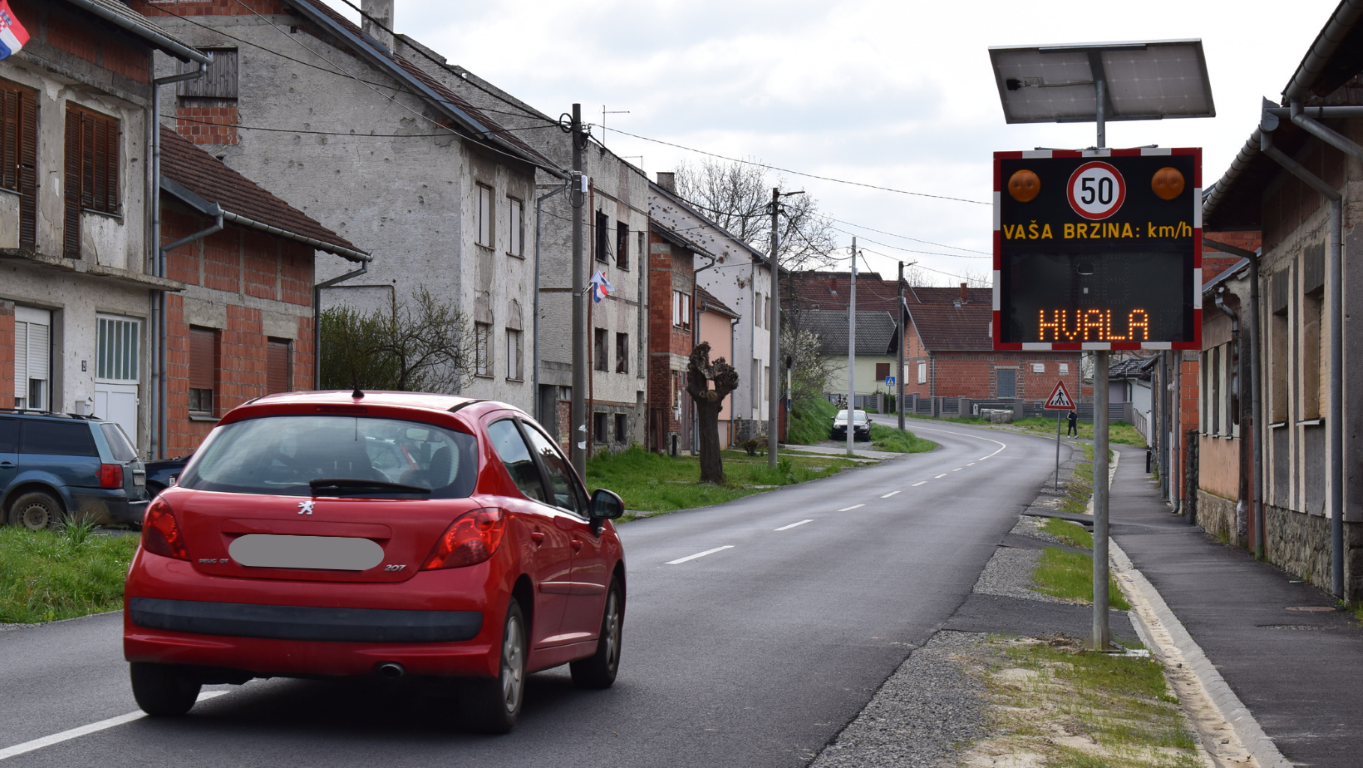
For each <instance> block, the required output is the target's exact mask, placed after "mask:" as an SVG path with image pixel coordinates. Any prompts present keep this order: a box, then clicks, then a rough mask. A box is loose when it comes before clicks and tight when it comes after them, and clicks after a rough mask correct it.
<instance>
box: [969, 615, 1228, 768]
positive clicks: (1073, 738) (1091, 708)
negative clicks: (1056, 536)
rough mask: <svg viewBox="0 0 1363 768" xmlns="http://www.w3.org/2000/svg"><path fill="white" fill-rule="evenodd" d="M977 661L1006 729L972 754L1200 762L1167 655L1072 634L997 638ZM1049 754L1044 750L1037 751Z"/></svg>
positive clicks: (1065, 766) (1163, 764)
mask: <svg viewBox="0 0 1363 768" xmlns="http://www.w3.org/2000/svg"><path fill="white" fill-rule="evenodd" d="M982 656H983V658H980V659H978V660H977V661H976V663H975V664H974V665H972V667H970V668H969V669H970V671H971V672H972V673H973V674H974V675H975V676H976V677H978V678H979V679H981V681H982V682H983V683H984V685H985V688H986V690H987V691H988V693H987V696H988V698H989V701H990V705H991V706H990V707H989V715H990V719H991V721H993V725H994V726H995V731H996V734H997V735H995V736H992V737H990V738H987V739H985V740H983V741H981V742H978V743H976V744H975V745H974V746H973V747H972V748H971V750H970V754H968V755H966V756H965V757H966V758H967V759H966V760H965V761H964V762H965V764H969V765H988V764H991V758H1002V757H1010V758H1013V757H1023V756H1026V757H1030V758H1034V759H1032V760H1030V761H1024V760H1019V761H1018V764H1027V765H1033V764H1044V765H1047V766H1051V767H1052V768H1197V767H1199V766H1201V765H1202V762H1201V760H1200V759H1199V757H1198V753H1197V742H1196V740H1195V739H1194V737H1193V735H1192V733H1191V729H1190V728H1189V726H1188V722H1187V720H1186V718H1185V717H1184V715H1183V713H1182V711H1181V710H1180V709H1179V706H1178V699H1177V698H1175V697H1174V696H1173V695H1172V694H1171V693H1170V690H1169V686H1168V684H1167V682H1166V681H1165V678H1164V671H1163V669H1162V667H1161V666H1160V664H1159V663H1158V662H1156V661H1153V660H1151V659H1149V658H1140V657H1135V656H1117V655H1111V654H1102V653H1088V652H1085V651H1084V650H1083V649H1082V648H1081V647H1080V644H1079V642H1078V641H1076V640H1073V639H1071V638H1065V637H1055V638H1046V639H1036V638H991V639H990V640H989V642H988V643H987V645H986V646H985V648H984V649H983V650H982ZM1035 758H1040V759H1035Z"/></svg>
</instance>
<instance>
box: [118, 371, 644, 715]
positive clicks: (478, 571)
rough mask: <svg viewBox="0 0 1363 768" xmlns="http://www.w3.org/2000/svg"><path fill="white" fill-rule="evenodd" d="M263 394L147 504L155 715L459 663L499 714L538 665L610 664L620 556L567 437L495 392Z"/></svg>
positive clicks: (466, 697) (144, 620) (612, 503)
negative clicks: (304, 683)
mask: <svg viewBox="0 0 1363 768" xmlns="http://www.w3.org/2000/svg"><path fill="white" fill-rule="evenodd" d="M361 394H362V393H358V392H357V393H353V394H347V393H338V392H311V393H293V394H286V395H272V396H269V397H264V398H261V399H259V400H255V401H252V402H251V403H248V404H246V405H243V406H241V407H239V408H236V409H234V410H233V411H231V412H230V413H228V414H227V416H225V417H224V418H223V420H222V421H221V423H219V425H218V426H217V427H216V428H215V429H214V430H213V431H212V433H210V434H209V435H208V437H207V439H206V440H205V441H204V443H203V445H202V446H201V447H200V448H199V450H198V451H196V452H195V454H194V458H193V459H192V460H191V461H190V463H189V464H188V465H187V466H186V467H185V468H184V471H183V473H182V474H181V476H180V480H179V483H178V484H177V485H175V486H172V487H170V488H167V489H166V490H165V491H164V492H163V493H162V494H161V495H160V496H159V497H157V499H156V500H155V501H153V502H152V504H151V506H150V507H149V508H148V510H147V514H146V519H145V521H144V523H143V529H142V545H141V547H140V548H139V549H138V551H137V555H136V556H135V557H134V559H133V563H132V567H131V569H130V570H129V573H128V581H127V588H126V598H125V600H126V606H125V607H126V611H125V613H124V624H123V626H124V635H123V649H124V655H125V657H126V658H127V660H128V661H129V662H131V673H132V688H133V694H134V695H135V696H136V698H137V703H138V704H139V705H140V706H141V707H142V709H143V710H145V711H146V712H147V713H148V714H151V715H162V716H173V715H182V714H184V713H186V712H188V711H189V709H190V708H191V707H192V706H193V705H194V702H195V700H196V699H197V697H198V694H199V689H200V686H202V685H204V684H221V683H236V684H240V683H244V682H246V681H247V680H250V679H251V678H254V677H346V676H350V677H360V676H370V675H378V676H382V677H390V678H396V677H401V676H403V675H417V676H422V677H426V678H464V680H463V681H462V682H461V684H460V685H458V686H456V688H457V690H459V691H460V694H461V698H462V700H463V707H462V710H463V713H464V716H465V717H466V718H467V724H468V725H469V726H470V727H471V728H474V729H476V730H482V731H489V732H506V731H508V730H510V729H511V727H512V726H513V725H514V724H515V721H516V717H517V715H518V714H519V713H520V710H521V701H522V698H523V695H524V691H525V676H526V675H527V674H529V673H531V672H535V671H538V670H542V669H548V668H549V667H554V666H558V665H561V664H565V663H566V664H569V665H570V666H571V670H572V678H573V682H574V683H576V684H577V685H579V686H580V687H587V688H605V687H608V686H610V685H611V684H612V683H613V682H614V680H615V675H616V670H617V669H618V666H619V663H620V639H621V626H622V623H623V619H624V610H625V565H624V553H623V550H622V548H621V545H620V539H619V537H618V536H617V535H616V532H615V528H614V526H613V524H612V523H611V519H613V518H616V517H619V516H620V514H621V513H622V512H623V511H624V505H623V504H622V503H621V501H620V497H619V496H616V495H615V494H614V493H611V492H610V491H604V490H601V491H597V492H596V493H595V495H593V496H592V497H591V498H590V499H589V498H588V496H587V492H586V488H585V486H584V485H583V484H582V480H581V478H579V477H578V475H577V474H576V473H575V472H574V471H573V469H572V466H571V465H570V464H569V462H568V461H567V460H566V459H565V458H564V456H563V454H562V452H560V451H559V448H558V446H557V445H556V444H555V443H554V441H553V440H551V439H550V438H549V437H548V436H547V435H546V434H545V433H544V431H543V430H541V429H540V427H539V425H538V424H536V423H535V422H534V421H533V420H532V419H530V418H529V417H528V416H526V415H525V414H524V413H522V412H521V411H520V410H518V409H516V408H514V407H511V406H509V405H505V404H502V403H495V402H485V401H479V400H469V399H466V398H458V397H447V396H440V395H418V394H410V393H363V395H362V396H356V395H361Z"/></svg>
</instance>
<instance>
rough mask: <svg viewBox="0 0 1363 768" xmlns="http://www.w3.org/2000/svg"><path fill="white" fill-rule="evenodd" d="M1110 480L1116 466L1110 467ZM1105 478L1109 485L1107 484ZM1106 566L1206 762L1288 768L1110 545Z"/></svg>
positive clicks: (1161, 601) (1112, 543)
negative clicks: (1199, 740) (1161, 666)
mask: <svg viewBox="0 0 1363 768" xmlns="http://www.w3.org/2000/svg"><path fill="white" fill-rule="evenodd" d="M1112 471H1113V474H1115V472H1116V464H1115V462H1114V464H1113V470H1112ZM1110 478H1111V476H1110V475H1109V482H1111V479H1110ZM1108 547H1109V549H1108V560H1109V562H1110V563H1111V565H1112V570H1113V574H1114V576H1115V578H1116V579H1117V584H1118V586H1120V587H1121V589H1122V592H1123V593H1124V594H1125V595H1126V597H1127V600H1128V601H1129V602H1130V603H1131V606H1132V610H1131V615H1132V617H1133V618H1134V619H1135V621H1133V622H1132V623H1133V624H1135V626H1136V632H1137V634H1139V635H1140V637H1141V641H1142V642H1143V643H1145V644H1146V645H1147V646H1148V647H1150V649H1151V651H1152V652H1153V653H1154V654H1155V655H1156V656H1157V657H1158V658H1159V659H1160V661H1161V662H1163V664H1164V669H1165V673H1166V675H1167V676H1168V678H1169V682H1170V684H1171V685H1172V686H1173V687H1174V690H1175V691H1176V692H1177V693H1178V697H1179V700H1180V701H1181V702H1183V705H1184V710H1185V711H1186V712H1187V713H1188V715H1189V718H1190V719H1191V720H1192V721H1193V724H1194V726H1195V727H1196V728H1197V730H1198V735H1199V736H1201V738H1202V746H1203V748H1204V749H1205V750H1206V751H1207V753H1208V756H1209V757H1210V758H1211V759H1212V761H1213V762H1215V763H1216V764H1217V765H1221V766H1236V767H1237V768H1238V767H1239V766H1258V768H1292V763H1291V762H1289V761H1288V760H1287V758H1285V757H1283V755H1282V753H1281V752H1279V751H1278V747H1277V745H1276V744H1274V743H1273V740H1272V739H1270V738H1269V737H1268V735H1267V734H1266V733H1264V730H1263V728H1261V727H1259V723H1258V721H1256V720H1255V719H1254V714H1253V713H1251V712H1250V711H1249V709H1248V708H1247V707H1245V705H1244V704H1243V703H1242V702H1241V701H1240V697H1238V696H1236V695H1235V692H1234V691H1232V690H1231V688H1230V685H1229V684H1227V683H1226V681H1225V679H1224V678H1222V677H1221V673H1220V672H1218V671H1217V670H1216V667H1215V665H1213V664H1212V663H1211V661H1210V660H1209V659H1208V658H1207V655H1206V654H1205V653H1203V652H1202V648H1200V647H1199V646H1198V644H1197V643H1196V642H1195V641H1194V640H1193V638H1192V635H1190V634H1188V630H1187V629H1186V628H1185V627H1184V626H1183V622H1181V621H1179V620H1178V617H1177V616H1175V615H1174V612H1173V611H1172V610H1170V609H1169V606H1168V604H1166V603H1165V602H1164V598H1162V597H1160V594H1159V591H1158V590H1156V589H1155V586H1154V585H1153V584H1151V583H1150V581H1149V579H1147V578H1145V575H1144V574H1142V573H1141V572H1140V571H1139V570H1137V569H1136V567H1135V566H1134V565H1133V564H1132V563H1131V558H1129V557H1127V555H1126V552H1124V551H1122V548H1121V547H1120V546H1119V545H1118V544H1117V542H1116V541H1115V540H1112V539H1111V538H1109V540H1108Z"/></svg>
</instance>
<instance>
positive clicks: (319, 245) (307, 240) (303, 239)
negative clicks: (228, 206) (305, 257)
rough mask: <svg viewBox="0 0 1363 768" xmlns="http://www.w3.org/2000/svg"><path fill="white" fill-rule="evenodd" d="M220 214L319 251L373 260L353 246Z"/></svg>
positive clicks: (244, 218)
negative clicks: (340, 244) (348, 246)
mask: <svg viewBox="0 0 1363 768" xmlns="http://www.w3.org/2000/svg"><path fill="white" fill-rule="evenodd" d="M222 215H223V218H225V219H227V220H228V221H230V222H232V223H233V224H240V225H241V226H243V227H250V228H251V229H258V230H260V231H262V232H269V233H270V234H272V235H277V236H279V237H283V238H286V239H288V240H293V241H296V242H299V243H304V244H305V245H311V246H312V247H313V248H316V249H317V250H319V251H326V252H327V253H334V254H336V255H337V256H341V257H343V258H345V259H348V260H350V261H361V262H366V263H367V262H370V261H373V259H374V257H373V256H371V255H370V254H368V253H365V252H364V251H357V250H355V249H354V248H344V247H342V246H339V245H334V244H332V243H327V242H324V241H322V240H318V239H316V238H313V237H308V236H306V235H300V234H298V233H297V232H290V231H288V230H286V229H280V228H279V227H276V226H274V225H271V224H265V223H263V222H259V221H256V220H254V219H248V218H246V217H245V216H240V215H238V214H235V213H232V212H231V211H223V212H222Z"/></svg>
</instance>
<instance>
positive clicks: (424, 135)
mask: <svg viewBox="0 0 1363 768" xmlns="http://www.w3.org/2000/svg"><path fill="white" fill-rule="evenodd" d="M161 117H163V118H165V119H168V120H169V119H174V120H178V121H181V122H186V123H197V124H199V125H221V126H227V127H229V128H237V129H240V130H243V131H268V132H271V133H302V134H308V135H312V136H345V137H348V138H355V139H366V138H368V139H431V138H440V137H442V136H448V135H449V134H448V133H354V132H350V133H347V132H344V131H317V130H311V129H304V128H266V127H264V126H260V125H244V124H242V123H215V122H213V121H212V120H196V119H194V118H192V117H185V116H183V115H179V114H174V115H161ZM557 127H558V126H557V125H552V126H549V125H535V126H530V127H528V128H505V129H503V130H516V131H538V130H544V129H545V128H557Z"/></svg>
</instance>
